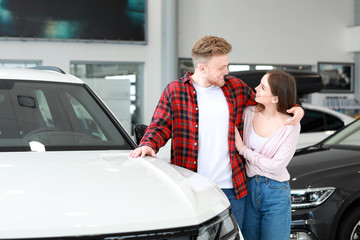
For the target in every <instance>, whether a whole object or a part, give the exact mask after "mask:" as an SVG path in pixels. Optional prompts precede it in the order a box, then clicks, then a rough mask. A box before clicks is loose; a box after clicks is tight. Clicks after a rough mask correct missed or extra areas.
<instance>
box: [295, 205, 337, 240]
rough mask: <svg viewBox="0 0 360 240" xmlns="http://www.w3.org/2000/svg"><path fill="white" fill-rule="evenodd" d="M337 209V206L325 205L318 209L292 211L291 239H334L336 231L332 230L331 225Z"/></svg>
mask: <svg viewBox="0 0 360 240" xmlns="http://www.w3.org/2000/svg"><path fill="white" fill-rule="evenodd" d="M326 205H327V206H326ZM336 209H337V208H336V207H335V204H331V203H330V204H328V203H324V204H323V205H321V206H319V207H317V208H310V209H296V210H292V214H291V215H292V221H291V236H290V239H296V240H331V239H333V238H334V235H335V231H336V229H332V228H331V225H332V222H333V219H334V214H335V212H336Z"/></svg>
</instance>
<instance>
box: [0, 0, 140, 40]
mask: <svg viewBox="0 0 360 240" xmlns="http://www.w3.org/2000/svg"><path fill="white" fill-rule="evenodd" d="M146 9H147V5H146V0H31V1H29V0H1V1H0V40H35V41H38V40H47V41H49V40H50V41H51V40H52V41H53V40H56V41H86V42H99V41H100V42H122V43H139V44H145V43H146V28H147V24H146V19H147V17H146Z"/></svg>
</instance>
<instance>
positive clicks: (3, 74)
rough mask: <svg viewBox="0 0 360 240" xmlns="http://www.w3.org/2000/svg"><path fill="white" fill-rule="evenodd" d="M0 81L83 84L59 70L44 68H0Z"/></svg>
mask: <svg viewBox="0 0 360 240" xmlns="http://www.w3.org/2000/svg"><path fill="white" fill-rule="evenodd" d="M0 79H6V80H12V79H13V80H27V81H48V82H66V83H77V84H83V83H84V82H83V81H82V80H81V79H79V78H77V77H75V76H73V75H70V74H66V73H65V72H64V71H62V70H61V69H59V68H51V67H44V68H42V69H30V68H0Z"/></svg>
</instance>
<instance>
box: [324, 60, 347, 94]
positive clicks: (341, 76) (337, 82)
mask: <svg viewBox="0 0 360 240" xmlns="http://www.w3.org/2000/svg"><path fill="white" fill-rule="evenodd" d="M318 72H319V74H320V75H321V78H322V81H323V85H324V87H323V89H322V90H321V92H334V93H337V92H338V93H351V92H354V63H341V62H318Z"/></svg>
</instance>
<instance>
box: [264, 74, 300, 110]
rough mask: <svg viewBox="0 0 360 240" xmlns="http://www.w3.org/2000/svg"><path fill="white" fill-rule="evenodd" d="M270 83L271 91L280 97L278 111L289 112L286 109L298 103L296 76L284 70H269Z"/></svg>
mask: <svg viewBox="0 0 360 240" xmlns="http://www.w3.org/2000/svg"><path fill="white" fill-rule="evenodd" d="M266 74H268V83H269V86H270V89H271V93H272V94H273V95H274V96H277V97H278V104H277V110H278V112H281V113H284V114H288V113H287V112H286V110H288V109H290V108H292V107H293V106H294V105H295V104H296V81H295V78H294V77H293V76H292V75H291V74H289V73H287V72H284V71H280V70H272V71H268V72H267V73H266Z"/></svg>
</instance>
